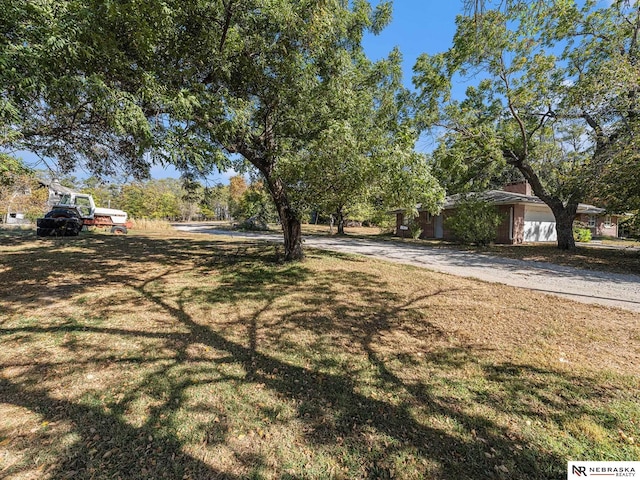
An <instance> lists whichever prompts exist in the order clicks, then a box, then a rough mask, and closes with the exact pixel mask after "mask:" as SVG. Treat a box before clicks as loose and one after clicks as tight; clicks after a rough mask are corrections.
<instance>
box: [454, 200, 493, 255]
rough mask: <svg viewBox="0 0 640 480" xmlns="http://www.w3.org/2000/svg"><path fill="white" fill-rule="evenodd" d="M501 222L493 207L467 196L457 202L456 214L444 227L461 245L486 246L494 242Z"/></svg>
mask: <svg viewBox="0 0 640 480" xmlns="http://www.w3.org/2000/svg"><path fill="white" fill-rule="evenodd" d="M502 220H503V216H502V215H501V214H500V213H499V212H498V210H497V209H496V208H495V207H494V206H493V205H491V204H490V203H488V202H486V201H484V200H482V199H481V198H478V197H477V196H472V195H469V196H467V197H463V198H462V200H461V201H460V202H458V204H457V205H456V212H455V213H454V214H453V215H452V216H451V217H449V218H447V219H446V220H445V225H446V226H447V228H449V229H451V231H452V232H453V235H454V236H455V237H456V238H457V239H458V240H459V241H460V242H462V243H466V244H472V243H475V244H476V245H487V244H489V243H491V242H492V241H493V240H495V238H496V236H497V233H498V226H499V225H500V223H502Z"/></svg>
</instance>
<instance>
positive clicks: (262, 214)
mask: <svg viewBox="0 0 640 480" xmlns="http://www.w3.org/2000/svg"><path fill="white" fill-rule="evenodd" d="M233 216H234V218H237V219H238V220H240V221H241V225H242V226H243V228H247V229H265V228H266V226H267V224H269V223H273V222H276V221H277V220H278V214H277V212H276V210H275V207H274V205H273V200H272V199H271V196H270V195H269V192H268V191H267V190H266V189H265V188H264V185H263V184H262V182H254V183H252V184H251V185H250V186H249V187H248V188H247V189H246V190H245V191H244V192H243V193H242V195H241V197H240V199H239V200H238V203H237V206H236V208H235V210H234V214H233Z"/></svg>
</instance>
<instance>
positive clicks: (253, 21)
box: [1, 0, 390, 259]
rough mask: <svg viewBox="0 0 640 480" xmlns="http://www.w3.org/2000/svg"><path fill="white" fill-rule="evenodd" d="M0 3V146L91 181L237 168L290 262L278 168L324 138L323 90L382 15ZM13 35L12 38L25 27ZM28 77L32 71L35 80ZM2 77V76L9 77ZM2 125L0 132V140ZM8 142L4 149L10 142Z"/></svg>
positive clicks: (344, 7) (356, 55)
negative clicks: (120, 169) (1, 11)
mask: <svg viewBox="0 0 640 480" xmlns="http://www.w3.org/2000/svg"><path fill="white" fill-rule="evenodd" d="M23 3H24V2H18V1H16V0H3V6H4V7H5V8H6V9H7V11H8V12H10V14H8V15H7V16H6V18H7V22H6V24H4V25H2V28H3V33H4V37H3V38H4V39H5V40H7V39H8V41H6V42H5V44H4V45H3V50H2V59H3V60H4V61H5V62H8V63H10V64H15V65H18V64H19V65H22V64H24V65H27V66H33V68H29V69H25V70H16V71H19V72H26V73H24V74H23V73H19V74H18V75H17V78H15V79H13V80H25V79H23V78H22V76H23V75H26V76H27V78H26V81H25V82H24V83H25V84H27V85H28V86H29V88H25V89H24V92H22V90H21V91H20V92H17V93H16V92H15V91H14V90H13V87H12V78H10V77H7V76H5V77H3V78H2V79H1V80H2V85H1V87H2V91H3V98H4V99H7V102H6V104H7V105H8V106H9V107H11V108H9V110H11V112H12V115H11V120H10V121H9V122H8V124H9V125H11V128H9V130H10V131H11V132H10V133H14V134H15V135H13V136H12V135H5V138H6V139H7V140H5V144H7V142H10V143H11V144H13V145H19V146H20V147H22V148H27V149H30V150H33V151H36V152H37V153H39V154H40V155H43V156H50V157H54V158H57V159H59V161H60V162H61V164H62V166H63V168H66V169H70V168H72V167H73V166H74V165H76V164H77V163H78V162H83V163H85V164H87V165H88V167H89V168H90V169H91V170H93V171H95V172H97V173H110V172H111V171H112V170H113V166H114V165H116V164H117V163H121V164H124V165H125V166H126V167H128V168H129V170H130V171H131V172H132V173H135V174H138V175H142V176H143V175H144V174H145V173H147V171H148V167H149V165H150V163H154V162H155V163H171V164H173V165H175V166H177V167H178V168H179V169H180V170H181V171H182V172H183V173H184V174H185V175H186V176H187V177H188V178H193V177H194V176H195V175H196V174H200V173H203V172H207V171H208V170H209V169H211V168H212V167H213V166H217V167H219V168H224V167H226V166H229V165H230V160H229V159H230V158H231V159H234V160H235V159H237V158H238V157H237V155H239V156H241V157H242V158H243V159H244V160H245V161H247V162H249V163H250V164H251V165H252V166H253V167H254V168H255V169H257V170H258V171H259V172H260V173H261V174H262V176H263V178H264V183H265V186H266V187H267V189H268V190H269V192H270V194H271V196H272V198H273V200H274V203H275V205H276V209H277V211H278V215H279V217H280V222H281V224H282V228H283V233H284V241H285V257H286V259H296V258H300V257H301V256H302V241H301V231H300V219H299V212H298V211H296V208H295V206H294V205H292V203H291V200H290V198H289V192H288V189H289V185H288V184H287V182H286V181H285V179H284V178H283V177H282V176H281V175H280V174H279V169H278V165H279V164H280V163H281V160H282V159H283V158H286V157H291V156H293V155H295V154H296V153H297V152H300V151H302V150H303V149H305V148H306V147H307V146H308V145H309V144H310V143H311V142H313V141H314V140H316V139H318V138H319V137H320V136H321V134H322V133H323V132H326V131H327V130H328V129H329V127H330V125H333V124H334V121H335V115H334V111H333V108H332V107H333V106H334V105H335V103H336V99H338V98H340V97H341V95H343V97H342V98H346V97H344V95H345V94H346V95H348V94H349V93H350V92H349V91H346V92H345V91H343V90H341V87H342V85H341V83H340V82H339V81H335V79H336V78H338V77H339V74H340V72H341V69H343V68H344V67H345V65H348V64H351V63H353V62H357V61H358V59H360V58H361V56H362V48H361V40H362V36H363V34H364V32H365V31H367V30H371V31H374V32H377V31H378V30H379V29H380V28H382V27H383V26H384V24H385V23H386V22H387V21H388V20H389V18H390V4H389V3H388V2H383V3H381V4H379V5H378V6H377V7H376V9H372V7H371V6H370V5H369V2H367V1H365V0H357V1H353V2H346V1H344V0H275V1H274V0H213V1H210V2H201V1H197V0H184V1H183V0H167V1H165V2H163V3H162V5H161V8H159V6H158V3H157V2H154V1H151V0H136V1H123V2H103V1H99V0H92V1H88V2H75V1H52V0H43V1H41V2H37V4H35V3H34V4H33V5H30V3H31V2H27V3H28V4H29V5H27V6H25V5H23ZM25 25H26V26H25ZM39 68H40V69H39ZM12 71H13V70H12ZM6 125H7V123H5V126H6ZM10 137H11V138H10Z"/></svg>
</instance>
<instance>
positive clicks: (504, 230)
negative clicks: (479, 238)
mask: <svg viewBox="0 0 640 480" xmlns="http://www.w3.org/2000/svg"><path fill="white" fill-rule="evenodd" d="M497 210H498V213H499V214H500V215H501V216H502V223H500V225H498V233H497V235H496V239H495V241H496V243H512V241H511V228H510V227H511V205H500V206H499V207H498V208H497Z"/></svg>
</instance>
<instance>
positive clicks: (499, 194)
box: [418, 190, 605, 215]
mask: <svg viewBox="0 0 640 480" xmlns="http://www.w3.org/2000/svg"><path fill="white" fill-rule="evenodd" d="M474 195H477V197H478V198H480V199H482V200H484V201H487V202H489V203H492V204H493V205H514V204H528V205H540V206H545V207H546V204H545V203H544V202H543V201H542V200H540V198H538V197H536V196H535V195H524V194H522V193H514V192H505V191H504V190H487V191H485V192H480V193H476V194H474ZM462 197H463V195H462V194H456V195H449V196H448V197H446V198H445V199H444V205H443V206H442V209H443V210H446V209H448V208H453V207H455V205H456V204H457V203H458V202H459V201H460V200H461V198H462ZM547 208H548V207H547ZM418 210H419V211H423V210H426V209H423V208H422V206H421V205H418ZM576 213H587V214H597V215H599V214H602V213H605V209H604V208H599V207H596V206H594V205H588V204H586V203H580V204H578V210H577V212H576Z"/></svg>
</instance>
